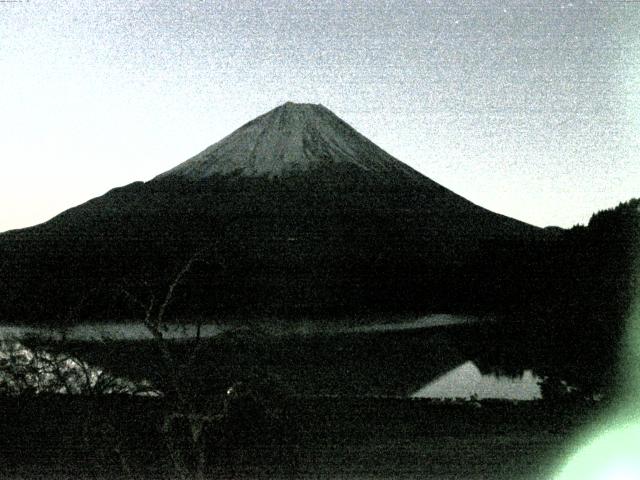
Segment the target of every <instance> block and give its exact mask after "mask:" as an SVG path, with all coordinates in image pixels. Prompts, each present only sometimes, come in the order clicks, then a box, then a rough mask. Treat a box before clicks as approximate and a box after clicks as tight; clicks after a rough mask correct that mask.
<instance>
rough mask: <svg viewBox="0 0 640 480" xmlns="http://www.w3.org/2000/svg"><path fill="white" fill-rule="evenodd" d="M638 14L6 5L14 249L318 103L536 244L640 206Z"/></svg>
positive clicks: (4, 219)
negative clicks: (123, 190) (539, 238)
mask: <svg viewBox="0 0 640 480" xmlns="http://www.w3.org/2000/svg"><path fill="white" fill-rule="evenodd" d="M638 32H640V3H639V2H637V1H634V0H626V1H624V0H620V1H605V0H603V1H595V0H594V1H591V2H590V1H586V0H585V1H578V0H575V1H571V2H570V1H563V0H535V1H533V0H530V1H527V0H508V1H498V0H468V1H457V2H456V1H453V0H438V1H436V0H434V1H426V0H424V1H397V2H396V1H391V0H384V1H382V0H381V1H368V2H367V1H355V0H352V1H343V0H340V1H338V0H334V1H323V0H313V1H310V0H302V1H301V0H298V1H290V2H285V1H267V0H262V1H261V0H251V1H235V0H234V1H229V2H225V1H212V0H208V1H205V0H200V1H196V0H185V1H179V0H163V1H160V0H158V1H151V0H146V1H127V0H75V1H74V0H66V1H56V0H31V1H6V0H5V1H0V206H1V207H2V208H0V231H4V230H8V229H12V228H19V227H26V226H29V225H33V224H36V223H39V222H42V221H45V220H47V219H49V218H50V217H52V216H54V215H55V214H57V213H59V212H61V211H63V210H65V209H67V208H69V207H72V206H74V205H77V204H80V203H82V202H84V201H86V200H89V199H90V198H92V197H95V196H99V195H102V194H103V193H105V192H106V191H107V190H109V189H111V188H114V187H117V186H121V185H124V184H127V183H130V182H133V181H136V180H149V179H151V178H152V177H154V176H155V175H157V174H159V173H161V172H163V171H165V170H168V169H170V168H171V167H173V166H175V165H177V164H178V163H180V162H182V161H184V160H186V159H187V158H189V157H190V156H192V155H194V154H196V153H198V152H199V151H201V150H203V149H204V148H205V147H207V146H208V145H210V144H212V143H215V142H216V141H218V140H220V139H221V138H222V137H223V136H225V135H227V134H228V133H230V132H231V131H232V130H234V129H235V128H237V127H239V126H241V125H242V124H244V123H245V122H247V121H249V120H251V119H253V118H254V117H255V116H257V115H259V114H262V113H264V112H266V111H268V110H271V109H272V108H274V107H276V106H278V105H280V104H281V103H284V102H285V101H289V100H290V101H295V102H309V103H321V104H323V105H325V106H326V107H327V108H329V109H331V110H332V111H333V112H334V113H336V114H337V115H338V116H340V117H341V118H343V119H344V120H345V121H347V122H348V123H350V124H351V125H352V126H353V127H354V128H356V129H357V130H359V131H360V132H361V133H362V134H364V135H365V136H367V137H368V138H370V139H371V140H372V141H374V142H375V143H376V144H378V145H379V146H380V147H382V148H383V149H385V150H387V151H388V152H389V153H391V154H392V155H394V156H395V157H396V158H398V159H400V160H402V161H403V162H405V163H407V164H409V165H411V166H412V167H414V168H415V169H417V170H418V171H420V172H422V173H424V174H425V175H427V176H428V177H430V178H432V179H433V180H435V181H437V182H439V183H441V184H442V185H444V186H446V187H448V188H450V189H451V190H453V191H455V192H456V193H458V194H460V195H462V196H464V197H466V198H467V199H469V200H471V201H473V202H475V203H477V204H479V205H482V206H484V207H486V208H489V209H491V210H494V211H496V212H500V213H504V214H506V215H509V216H512V217H515V218H518V219H520V220H524V221H526V222H529V223H532V224H535V225H539V226H546V225H560V226H564V227H569V226H571V225H574V224H576V223H586V222H587V221H588V219H589V217H590V215H591V213H592V212H594V211H597V210H599V209H602V208H607V207H611V206H614V205H616V204H617V203H618V202H620V201H624V200H628V199H629V198H631V197H634V196H635V197H638V196H640V34H639V33H638Z"/></svg>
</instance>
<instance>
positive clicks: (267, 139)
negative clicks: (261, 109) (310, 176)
mask: <svg viewBox="0 0 640 480" xmlns="http://www.w3.org/2000/svg"><path fill="white" fill-rule="evenodd" d="M327 163H329V164H332V163H333V164H350V165H352V166H356V167H358V168H359V169H362V170H365V171H369V172H374V173H380V174H385V175H388V174H396V175H403V176H419V177H422V175H420V174H419V173H418V172H416V171H415V170H413V169H412V168H410V167H409V166H407V165H405V164H403V163H402V162H400V161H399V160H397V159H396V158H394V157H393V156H391V155H390V154H388V153H387V152H385V151H384V150H382V149H381V148H380V147H378V146H377V145H375V144H374V143H373V142H371V141H370V140H368V139H367V138H366V137H364V136H363V135H361V134H360V133H358V132H357V131H356V130H354V129H353V128H352V127H351V126H349V125H348V124H347V123H346V122H344V121H343V120H341V119H340V118H339V117H338V116H336V115H335V114H334V113H332V112H331V111H330V110H329V109H327V108H325V107H324V106H322V105H314V104H308V103H302V104H296V103H291V102H288V103H285V104H284V105H281V106H279V107H277V108H275V109H274V110H271V111H270V112H267V113H266V114H264V115H262V116H260V117H257V118H256V119H254V120H252V121H251V122H249V123H247V124H245V125H244V126H242V127H240V128H239V129H237V130H236V131H234V132H233V133H231V134H230V135H228V136H227V137H225V138H223V139H222V140H220V141H219V142H217V143H215V144H214V145H212V146H210V147H209V148H207V149H206V150H204V151H202V152H201V153H199V154H198V155H196V156H195V157H192V158H191V159H189V160H187V161H186V162H183V163H182V164H180V165H178V166H177V167H175V168H173V169H171V170H169V171H167V172H165V173H163V174H161V175H159V176H158V177H156V178H157V179H161V178H165V177H170V176H180V177H186V178H188V179H191V180H200V179H204V178H207V177H210V176H212V175H216V174H221V175H228V174H242V175H246V176H279V175H283V174H286V173H290V172H296V171H306V170H309V169H311V168H314V167H316V166H319V165H321V164H327Z"/></svg>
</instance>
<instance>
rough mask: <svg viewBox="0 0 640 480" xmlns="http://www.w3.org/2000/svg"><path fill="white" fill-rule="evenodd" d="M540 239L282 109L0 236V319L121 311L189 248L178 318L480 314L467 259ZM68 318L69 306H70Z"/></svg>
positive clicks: (307, 110) (361, 142)
mask: <svg viewBox="0 0 640 480" xmlns="http://www.w3.org/2000/svg"><path fill="white" fill-rule="evenodd" d="M538 235H541V231H540V230H539V229H536V228H534V227H532V226H530V225H527V224H524V223H522V222H519V221H516V220H513V219H510V218H508V217H504V216H501V215H497V214H495V213H492V212H489V211H488V210H485V209H483V208H481V207H478V206H477V205H474V204H473V203H471V202H468V201H467V200H465V199H464V198H462V197H460V196H458V195H456V194H454V193H453V192H451V191H449V190H447V189H446V188H444V187H442V186H440V185H438V184H437V183H435V182H433V181H432V180H430V179H428V178H427V177H424V176H423V175H421V174H419V173H418V172H416V171H414V170H413V169H411V168H410V167H408V166H406V165H404V164H403V163H401V162H400V161H398V160H396V159H395V158H393V157H392V156H390V155H389V154H387V153H386V152H384V151H383V150H381V149H380V148H378V147H376V146H375V145H374V144H373V143H371V142H370V141H369V140H367V139H366V138H364V137H363V136H362V135H360V134H358V133H357V132H356V131H355V130H353V129H352V128H351V127H349V126H348V125H347V124H346V123H344V122H343V121H342V120H340V119H339V118H338V117H336V116H335V115H334V114H332V113H331V112H330V111H328V110H327V109H325V108H324V107H321V106H315V105H307V104H303V105H296V104H285V105H283V106H281V107H278V108H276V109H275V110H273V111H271V112H269V113H267V114H265V115H263V116H261V117H258V118H257V119H255V120H253V121H252V122H249V123H248V124H246V125H244V126H243V127H241V128H240V129H238V130H237V131H235V132H234V133H232V134H231V135H229V136H228V137H226V138H225V139H223V140H221V141H220V142H218V143H216V144H214V145H213V146H211V147H209V148H208V149H206V150H204V151H203V152H202V153H200V154H199V155H196V157H194V158H192V159H190V160H188V161H187V162H185V163H183V164H181V165H179V166H177V167H176V168H174V169H172V170H169V171H168V172H165V173H163V174H161V175H159V176H157V177H156V178H154V179H153V180H151V181H149V182H146V183H142V182H137V183H133V184H131V185H128V186H126V187H122V188H118V189H114V190H112V191H110V192H108V193H107V194H105V195H103V196H102V197H99V198H96V199H93V200H91V201H89V202H87V203H85V204H83V205H80V206H78V207H76V208H73V209H70V210H68V211H66V212H63V213H61V214H60V215H58V216H57V217H55V218H53V219H52V220H50V221H49V222H47V223H44V224H42V225H38V226H35V227H32V228H29V229H24V230H18V231H12V232H6V233H4V234H2V235H0V265H3V267H2V278H3V281H4V284H3V285H1V287H2V288H3V290H4V292H5V293H6V295H4V297H3V301H2V303H1V304H0V315H2V318H5V319H7V320H9V321H25V320H28V321H37V322H63V321H79V320H80V319H81V317H82V318H87V317H90V318H92V319H116V318H130V317H131V316H132V315H134V314H135V313H136V311H135V308H132V306H131V305H130V302H127V301H126V300H124V299H123V298H122V295H121V291H122V289H123V285H126V286H127V288H129V289H132V288H133V289H134V290H136V291H137V292H138V293H139V294H140V295H141V296H143V295H147V294H148V293H149V292H159V291H160V290H162V288H163V286H166V285H167V282H169V281H170V279H171V278H172V276H174V275H175V273H176V272H177V271H179V270H180V268H181V266H182V265H183V264H184V263H185V262H186V261H187V259H188V258H190V257H191V256H193V255H194V253H195V252H200V257H201V258H202V261H201V262H198V264H197V266H196V267H195V268H194V272H192V273H191V274H190V275H189V278H187V279H185V282H186V285H185V286H184V288H183V289H182V290H181V292H180V295H179V296H178V297H179V298H176V301H175V302H174V303H173V304H172V308H173V311H172V313H173V314H174V315H177V316H200V315H207V316H208V315H245V316H258V317H263V316H265V315H307V314H309V315H343V314H353V313H358V314H364V313H371V314H375V313H376V312H383V311H385V312H398V311H432V310H440V311H443V310H444V311H456V310H464V311H473V310H477V309H478V308H480V306H479V305H477V304H475V303H474V302H476V300H477V299H475V300H474V299H472V296H471V295H469V294H470V293H471V292H470V291H469V288H471V287H470V286H471V285H473V284H474V282H477V279H475V278H473V276H474V272H473V271H472V270H469V268H470V267H469V266H472V265H474V264H475V263H477V259H478V258H481V257H482V256H483V255H484V250H485V249H486V248H490V244H491V242H494V241H496V240H499V239H502V240H505V241H506V240H511V239H514V238H528V237H531V236H538ZM70 312H71V313H70Z"/></svg>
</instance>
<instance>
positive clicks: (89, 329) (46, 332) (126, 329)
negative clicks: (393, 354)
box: [0, 314, 479, 341]
mask: <svg viewBox="0 0 640 480" xmlns="http://www.w3.org/2000/svg"><path fill="white" fill-rule="evenodd" d="M477 321H479V319H478V318H476V317H471V316H462V315H448V314H437V315H426V316H423V317H418V318H411V319H408V320H407V321H397V322H378V323H367V324H360V325H349V326H346V327H345V326H343V325H342V324H341V323H339V322H336V321H331V322H313V321H301V322H290V321H279V320H265V321H264V322H259V323H255V324H252V325H251V327H244V328H257V329H258V330H259V331H260V332H261V333H267V334H270V335H289V334H295V335H317V334H335V333H367V332H371V333H374V332H392V331H401V330H413V329H421V328H430V327H438V326H445V325H459V324H469V323H473V322H477ZM231 328H235V327H233V326H230V325H228V324H224V325H221V324H217V323H204V324H202V326H201V336H202V337H205V338H211V337H215V336H217V335H220V334H221V333H222V332H224V331H226V330H229V329H231ZM196 331H197V326H196V325H195V324H189V323H185V324H167V326H166V329H165V330H163V332H164V334H165V337H166V338H169V339H175V340H179V339H186V338H193V337H194V336H195V335H196ZM26 336H32V337H33V336H35V337H40V338H52V339H61V338H63V337H64V338H66V339H68V340H86V341H91V340H107V339H111V340H151V339H152V338H153V336H152V335H151V333H150V332H149V329H148V328H147V327H146V326H145V325H144V323H143V322H140V321H133V322H119V323H84V324H81V325H76V326H73V327H67V328H43V327H32V326H21V325H0V340H3V339H16V340H20V339H21V338H24V337H26Z"/></svg>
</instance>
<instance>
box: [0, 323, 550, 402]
mask: <svg viewBox="0 0 640 480" xmlns="http://www.w3.org/2000/svg"><path fill="white" fill-rule="evenodd" d="M478 321H479V319H477V318H475V317H469V316H457V315H447V314H440V315H428V316H424V317H419V318H412V319H408V320H407V321H396V322H379V323H373V324H351V325H348V326H344V324H343V323H339V322H335V321H334V322H325V323H317V322H311V321H306V322H297V323H296V322H294V323H291V322H284V321H277V320H267V321H264V322H261V323H258V324H256V325H254V326H255V328H258V329H259V330H260V331H261V332H262V333H267V334H269V335H276V336H277V335H302V336H304V335H333V334H340V333H365V334H366V333H378V332H393V331H407V330H422V329H428V328H433V327H440V326H445V325H460V324H470V323H475V322H478ZM232 328H234V327H232V326H229V325H219V324H204V325H202V326H201V336H202V337H206V338H211V337H215V336H217V335H220V334H221V333H223V332H224V331H225V330H229V329H232ZM243 328H249V327H243ZM196 331H197V326H196V325H194V324H181V325H176V324H173V325H167V326H166V329H164V330H163V332H164V335H165V337H166V338H168V339H175V340H180V339H186V338H193V337H194V336H195V335H196ZM30 336H31V337H33V336H35V337H41V338H52V339H62V338H65V339H67V340H76V341H89V342H91V341H96V342H98V341H103V340H114V341H134V340H152V339H153V337H152V335H151V333H150V332H149V330H148V329H147V328H146V326H145V325H144V324H143V323H142V322H139V321H138V322H129V323H110V324H98V323H93V324H83V325H78V326H73V327H68V328H66V329H49V328H38V327H31V326H0V341H2V340H4V341H5V342H6V341H19V340H20V339H21V338H25V337H30ZM450 346H453V345H449V347H450ZM444 347H446V345H443V348H444ZM430 348H431V347H430ZM435 348H439V347H438V346H436V347H435ZM0 356H2V352H0ZM539 381H540V379H539V378H538V377H536V376H535V375H534V374H533V373H532V372H531V371H525V372H524V374H523V375H522V376H521V377H516V378H511V377H497V376H495V375H483V374H482V373H481V372H480V370H479V369H478V368H477V367H476V365H475V364H474V363H473V362H471V361H467V362H465V363H462V364H459V365H458V366H456V367H454V368H453V369H451V370H450V371H448V372H446V373H444V374H443V375H441V376H439V377H438V378H436V379H435V380H433V381H431V382H430V383H428V384H426V385H424V386H422V387H421V388H419V389H418V390H417V391H415V392H414V393H413V394H412V395H411V396H412V397H414V398H471V397H474V398H478V399H485V398H501V399H513V400H533V399H537V398H540V397H541V394H540V386H539Z"/></svg>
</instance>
